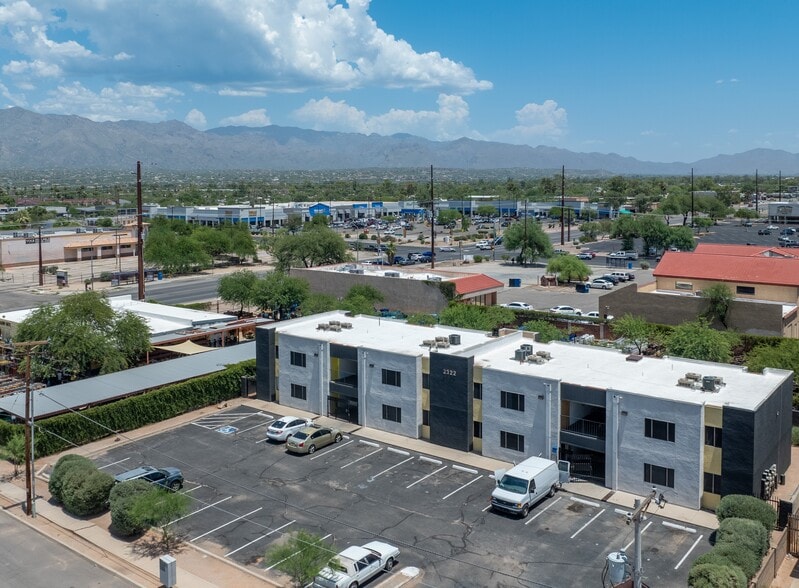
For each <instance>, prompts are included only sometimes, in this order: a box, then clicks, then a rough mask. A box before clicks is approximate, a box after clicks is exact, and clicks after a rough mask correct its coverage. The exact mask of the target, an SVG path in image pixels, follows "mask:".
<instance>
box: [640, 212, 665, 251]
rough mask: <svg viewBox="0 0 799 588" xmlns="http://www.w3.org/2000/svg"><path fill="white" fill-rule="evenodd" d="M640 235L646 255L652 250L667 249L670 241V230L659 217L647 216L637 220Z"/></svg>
mask: <svg viewBox="0 0 799 588" xmlns="http://www.w3.org/2000/svg"><path fill="white" fill-rule="evenodd" d="M637 223H638V235H639V236H640V237H641V240H642V241H643V242H644V243H643V245H644V253H645V254H648V253H649V250H650V249H654V250H656V251H659V250H661V249H665V247H666V240H667V239H668V234H669V228H668V227H667V226H666V223H665V222H663V219H662V218H660V217H659V216H654V215H645V216H641V217H639V218H638V219H637Z"/></svg>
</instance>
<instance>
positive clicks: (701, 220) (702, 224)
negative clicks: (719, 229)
mask: <svg viewBox="0 0 799 588" xmlns="http://www.w3.org/2000/svg"><path fill="white" fill-rule="evenodd" d="M712 226H713V219H712V218H710V217H709V216H698V217H696V218H695V219H694V228H696V231H697V232H698V233H699V232H701V231H702V229H705V232H706V233H707V231H708V229H709V228H710V227H712Z"/></svg>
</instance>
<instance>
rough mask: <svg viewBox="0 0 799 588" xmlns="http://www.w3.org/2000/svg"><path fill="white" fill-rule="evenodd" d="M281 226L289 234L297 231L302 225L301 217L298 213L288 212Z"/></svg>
mask: <svg viewBox="0 0 799 588" xmlns="http://www.w3.org/2000/svg"><path fill="white" fill-rule="evenodd" d="M283 227H284V228H285V229H286V230H287V231H288V232H289V233H291V234H294V233H296V232H298V231H299V230H301V229H302V227H303V222H302V217H301V216H300V215H299V214H290V215H289V216H288V218H287V219H286V224H285V225H283Z"/></svg>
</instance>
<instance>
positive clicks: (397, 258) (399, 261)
mask: <svg viewBox="0 0 799 588" xmlns="http://www.w3.org/2000/svg"><path fill="white" fill-rule="evenodd" d="M404 262H405V258H404V257H402V255H395V256H394V265H405V263H404Z"/></svg>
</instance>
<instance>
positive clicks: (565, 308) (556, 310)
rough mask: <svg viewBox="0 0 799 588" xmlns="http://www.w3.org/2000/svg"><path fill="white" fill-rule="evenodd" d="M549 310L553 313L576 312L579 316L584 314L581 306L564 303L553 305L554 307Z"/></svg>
mask: <svg viewBox="0 0 799 588" xmlns="http://www.w3.org/2000/svg"><path fill="white" fill-rule="evenodd" d="M549 312H551V313H553V314H574V315H577V316H581V315H582V314H583V311H582V310H580V309H579V308H574V307H573V306H564V305H560V306H553V307H552V308H550V309H549Z"/></svg>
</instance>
